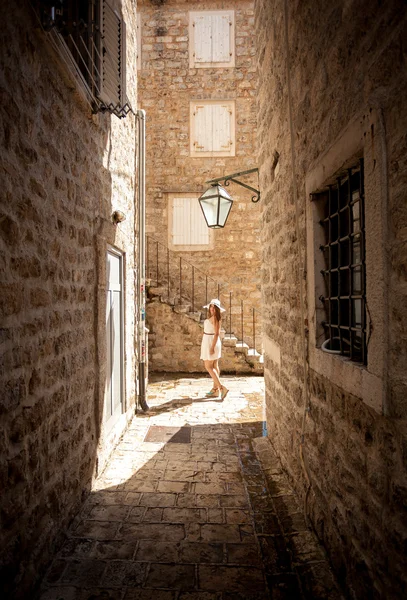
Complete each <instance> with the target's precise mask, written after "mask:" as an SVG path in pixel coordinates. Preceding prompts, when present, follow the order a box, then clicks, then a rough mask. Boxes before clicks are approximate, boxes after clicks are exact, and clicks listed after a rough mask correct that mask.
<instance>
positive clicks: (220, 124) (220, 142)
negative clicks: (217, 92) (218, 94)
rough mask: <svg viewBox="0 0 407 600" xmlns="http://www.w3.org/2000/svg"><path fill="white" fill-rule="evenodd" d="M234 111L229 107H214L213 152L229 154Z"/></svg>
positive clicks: (214, 105)
mask: <svg viewBox="0 0 407 600" xmlns="http://www.w3.org/2000/svg"><path fill="white" fill-rule="evenodd" d="M231 118H232V111H231V108H230V107H229V106H225V105H220V104H213V105H212V150H213V152H227V151H229V150H230V147H231V144H232V138H231Z"/></svg>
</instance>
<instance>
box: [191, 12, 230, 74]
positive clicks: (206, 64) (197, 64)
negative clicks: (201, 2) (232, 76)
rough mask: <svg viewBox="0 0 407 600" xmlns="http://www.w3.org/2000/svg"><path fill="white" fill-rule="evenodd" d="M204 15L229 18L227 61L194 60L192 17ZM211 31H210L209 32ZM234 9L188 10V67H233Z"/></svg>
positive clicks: (194, 37)
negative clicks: (228, 56)
mask: <svg viewBox="0 0 407 600" xmlns="http://www.w3.org/2000/svg"><path fill="white" fill-rule="evenodd" d="M200 15H206V16H214V15H216V16H219V17H222V16H228V18H229V22H230V25H229V31H230V37H229V55H230V58H229V60H228V61H224V62H221V61H210V62H197V61H196V60H195V42H196V36H195V27H194V19H195V18H196V17H197V16H200ZM211 33H212V32H211ZM235 55H236V50H235V11H234V10H199V11H190V13H189V68H190V69H211V68H212V69H224V68H233V67H234V66H235Z"/></svg>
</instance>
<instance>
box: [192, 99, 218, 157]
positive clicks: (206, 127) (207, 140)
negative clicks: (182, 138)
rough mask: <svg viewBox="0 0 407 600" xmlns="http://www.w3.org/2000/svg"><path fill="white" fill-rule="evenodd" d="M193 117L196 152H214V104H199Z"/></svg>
mask: <svg viewBox="0 0 407 600" xmlns="http://www.w3.org/2000/svg"><path fill="white" fill-rule="evenodd" d="M193 119H194V128H193V129H194V150H195V152H212V144H213V142H212V122H213V119H212V105H211V104H197V105H196V106H195V109H194V114H193Z"/></svg>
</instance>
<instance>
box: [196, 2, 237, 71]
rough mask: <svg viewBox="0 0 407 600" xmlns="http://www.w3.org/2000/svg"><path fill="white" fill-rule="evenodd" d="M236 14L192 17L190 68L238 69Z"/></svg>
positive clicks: (224, 12)
mask: <svg viewBox="0 0 407 600" xmlns="http://www.w3.org/2000/svg"><path fill="white" fill-rule="evenodd" d="M234 27H235V23H234V11H233V10H228V11H224V10H222V11H199V12H190V14H189V40H190V48H189V66H190V68H209V67H219V68H220V67H234V66H235V32H234Z"/></svg>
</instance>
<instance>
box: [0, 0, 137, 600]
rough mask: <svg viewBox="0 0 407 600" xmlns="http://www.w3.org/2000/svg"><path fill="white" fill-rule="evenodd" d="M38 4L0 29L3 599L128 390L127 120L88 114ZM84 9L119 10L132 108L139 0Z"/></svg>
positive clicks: (24, 577) (123, 418)
mask: <svg viewBox="0 0 407 600" xmlns="http://www.w3.org/2000/svg"><path fill="white" fill-rule="evenodd" d="M45 4H46V3H41V2H34V1H32V2H28V1H24V2H20V3H17V4H16V5H15V6H14V7H13V10H12V11H9V12H8V15H7V19H5V21H4V23H3V27H2V30H1V33H0V38H1V39H0V46H1V58H0V62H1V68H0V73H1V74H0V90H1V104H0V113H1V146H2V165H1V171H2V175H1V178H2V186H1V208H0V210H1V217H0V233H1V240H0V247H1V252H0V265H1V266H0V269H1V308H0V315H1V316H0V320H1V329H0V344H1V351H0V352H1V384H0V385H1V390H2V391H1V398H0V414H1V424H0V431H1V434H0V489H1V494H0V510H1V534H0V548H1V550H0V554H1V575H0V579H1V588H2V598H5V597H15V598H28V597H30V598H31V597H33V596H32V593H33V592H32V591H31V592H30V591H29V590H32V589H33V586H34V585H35V582H36V580H37V579H38V578H39V577H40V576H41V572H42V568H43V567H44V565H45V564H46V562H47V561H48V560H49V557H50V555H51V554H52V551H53V548H54V547H55V544H57V543H58V540H59V539H60V537H61V536H62V535H63V532H64V530H65V529H66V526H67V525H68V524H69V522H70V520H71V519H72V516H73V515H74V514H75V513H76V511H77V508H78V506H79V504H80V503H81V501H82V500H83V498H84V496H85V495H86V493H87V492H88V491H89V490H90V489H91V486H92V481H93V480H94V478H95V477H96V476H97V474H98V473H99V472H100V471H101V469H102V468H103V466H104V463H105V461H106V459H107V457H108V455H109V453H110V451H111V449H112V448H113V447H114V444H115V441H116V440H117V439H118V437H119V436H120V435H121V433H122V432H123V431H124V429H125V427H126V425H127V422H128V420H129V418H130V417H131V416H132V415H133V414H134V407H135V400H136V393H137V392H136V371H137V360H136V359H137V357H136V353H135V347H136V344H135V330H136V327H135V322H134V320H135V317H134V314H135V313H134V306H135V291H136V289H135V285H136V284H135V268H136V264H137V263H136V259H137V255H136V248H137V246H136V245H135V243H136V242H137V240H136V239H135V237H134V233H135V229H136V223H135V196H134V188H135V156H136V119H135V116H134V115H133V114H131V113H129V114H128V115H127V117H126V118H123V119H119V118H117V117H116V116H114V115H111V114H109V112H104V113H101V112H99V113H98V114H93V113H92V108H91V106H90V104H89V103H88V101H87V99H86V98H87V96H86V94H84V89H85V88H84V87H83V85H81V83H80V82H78V80H77V79H78V76H77V77H76V78H75V75H74V72H73V71H71V70H70V68H69V67H68V64H67V62H66V59H67V56H68V54H69V53H68V54H64V53H63V47H64V45H63V43H62V42H61V40H60V38H59V37H58V36H57V35H55V29H52V28H49V31H46V30H44V29H43V28H42V27H41V26H40V21H41V17H42V16H43V14H42V13H40V12H38V11H39V10H41V5H43V6H42V7H44V5H45ZM49 4H50V3H48V5H49ZM84 5H85V3H82V4H81V6H82V7H83V6H84ZM63 6H64V7H66V6H69V7H72V6H75V3H73V2H65V3H63ZM92 6H100V7H103V11H107V10H109V7H110V8H112V11H111V12H110V13H109V15H110V16H109V18H111V19H112V21H111V22H112V23H114V24H115V27H116V30H115V31H116V33H117V32H119V29H120V28H121V27H122V23H123V20H124V21H125V22H126V25H127V73H126V77H127V96H128V98H127V99H126V102H127V100H128V102H129V103H130V104H131V106H132V107H134V108H135V107H136V106H137V97H136V89H137V87H136V85H137V72H136V12H135V2H133V1H132V0H124V1H123V3H122V6H121V3H120V2H115V1H114V0H113V2H109V5H107V4H106V2H103V3H92ZM106 14H107V13H106ZM104 15H105V13H104ZM53 16H54V17H55V13H54V14H53ZM51 17H52V15H51V13H48V18H49V20H51ZM101 18H102V17H101ZM103 18H106V19H107V18H108V16H106V15H105V16H104V17H103ZM42 23H43V25H44V27H45V29H48V25H49V23H48V22H47V23H46V22H45V17H44V20H43V21H42ZM103 26H105V25H103ZM120 31H121V29H120ZM64 39H65V38H64ZM58 40H59V41H58ZM68 43H69V42H67V44H68ZM58 44H59V45H58ZM61 44H62V46H61ZM61 48H62V50H61ZM72 52H74V51H73V50H72ZM71 56H73V54H71ZM68 58H69V56H68ZM68 62H69V61H68ZM120 65H121V67H124V62H123V59H121V63H120ZM71 66H72V65H71ZM82 75H83V73H82ZM104 77H107V76H104ZM79 78H80V77H79ZM122 83H123V82H122ZM105 97H107V95H105ZM115 211H121V212H122V213H124V214H125V216H126V220H125V221H123V222H122V223H119V224H118V225H115V224H114V223H113V222H112V214H113V212H115ZM107 297H108V299H109V305H107V301H106V298H107ZM115 303H116V306H115V307H114V306H113V305H114V304H115ZM117 306H118V307H119V308H118V309H116V307H117ZM107 309H108V310H107ZM108 346H109V347H108Z"/></svg>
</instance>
